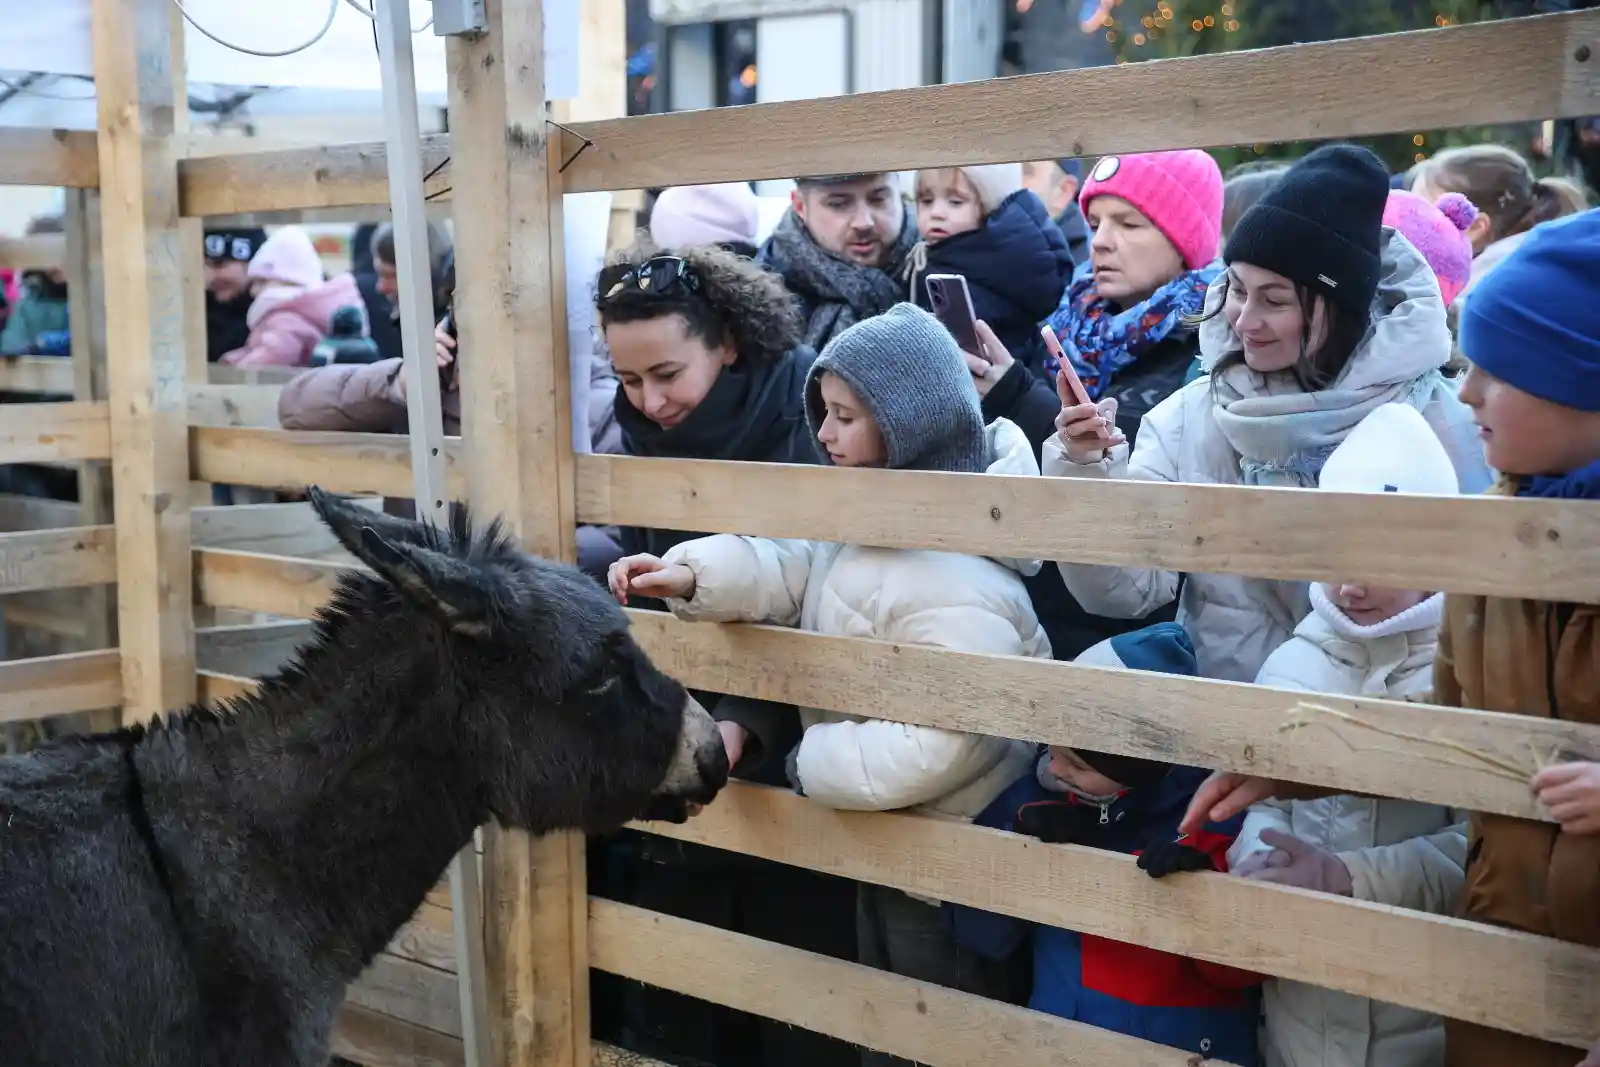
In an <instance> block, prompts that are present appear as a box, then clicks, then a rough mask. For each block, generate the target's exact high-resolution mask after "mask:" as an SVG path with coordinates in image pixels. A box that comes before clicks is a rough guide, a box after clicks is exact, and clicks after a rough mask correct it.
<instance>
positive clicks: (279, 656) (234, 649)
mask: <svg viewBox="0 0 1600 1067" xmlns="http://www.w3.org/2000/svg"><path fill="white" fill-rule="evenodd" d="M310 636H311V623H309V622H302V621H299V620H296V621H293V622H267V623H254V624H247V625H240V626H202V627H200V628H198V629H196V630H195V632H194V641H195V650H194V660H195V663H196V664H197V665H198V666H199V667H200V669H201V670H203V671H215V672H217V673H219V674H230V675H235V676H237V677H241V678H265V677H266V676H267V675H270V674H275V673H276V672H277V671H278V670H279V669H280V668H282V666H283V665H284V664H285V663H287V662H288V661H289V659H290V657H292V656H293V655H294V653H295V650H296V649H298V648H299V647H300V646H301V645H302V644H304V643H305V642H306V640H307V639H308V638H310Z"/></svg>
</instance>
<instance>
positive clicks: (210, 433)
mask: <svg viewBox="0 0 1600 1067" xmlns="http://www.w3.org/2000/svg"><path fill="white" fill-rule="evenodd" d="M441 447H442V449H443V450H444V455H445V476H446V479H447V483H448V485H449V488H450V490H451V492H453V493H455V494H456V495H457V496H458V497H459V496H460V495H461V494H462V493H463V492H464V486H465V481H464V475H463V473H462V472H461V470H460V464H459V462H458V459H459V456H460V449H461V439H460V438H459V437H447V438H445V439H444V442H443V444H442V445H441ZM189 457H190V464H191V469H192V470H193V472H194V477H195V478H196V479H198V480H200V481H203V482H222V483H225V484H228V485H256V486H262V487H265V488H268V489H303V488H305V487H306V486H308V485H318V486H321V487H322V488H324V489H327V490H330V491H332V492H336V493H380V494H382V495H384V496H395V497H409V496H411V493H412V491H413V490H412V486H413V482H412V479H411V439H410V438H409V437H407V436H405V435H402V434H384V433H316V432H305V431H290V430H268V429H259V428H246V427H238V428H222V427H215V426H197V427H194V428H192V429H191V430H190V431H189Z"/></svg>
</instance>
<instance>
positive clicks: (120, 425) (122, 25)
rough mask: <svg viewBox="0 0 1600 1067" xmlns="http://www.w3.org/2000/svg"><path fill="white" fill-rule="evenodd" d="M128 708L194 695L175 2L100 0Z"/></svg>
mask: <svg viewBox="0 0 1600 1067" xmlns="http://www.w3.org/2000/svg"><path fill="white" fill-rule="evenodd" d="M92 36H93V51H94V74H95V92H96V95H97V97H98V106H99V150H100V184H101V188H102V189H103V190H104V193H103V195H102V198H101V205H100V207H101V224H102V250H103V255H104V262H105V293H106V341H107V345H106V347H107V364H108V365H107V372H108V373H107V377H108V384H109V395H110V401H111V442H112V450H113V457H112V470H113V472H114V474H115V478H114V481H113V492H114V496H115V502H116V519H117V565H118V567H117V569H118V579H119V580H118V583H117V619H118V623H119V625H118V632H119V636H120V639H121V646H122V681H123V715H124V718H125V719H128V720H134V721H139V720H145V719H149V718H150V717H152V716H155V715H159V714H161V713H162V712H163V711H166V710H167V709H169V708H177V707H182V706H183V705H185V704H188V703H189V702H190V701H192V700H193V699H194V695H195V673H194V609H193V599H194V591H193V587H192V582H191V573H192V567H193V562H192V559H191V557H190V547H189V493H188V490H189V441H188V436H189V428H188V421H189V419H188V411H187V405H186V394H187V390H186V388H185V383H184V369H185V368H184V341H185V334H184V311H185V298H184V292H183V282H184V271H183V250H182V247H181V240H180V234H181V229H180V225H179V218H178V166H177V164H178V155H179V153H178V141H177V140H176V139H175V138H174V136H173V134H174V132H175V122H176V116H177V110H176V109H177V108H178V107H180V106H181V105H182V101H183V99H184V97H185V93H186V86H185V81H184V76H183V71H182V68H181V62H179V61H177V56H178V53H175V52H174V49H173V32H172V11H171V7H170V5H169V4H168V2H167V0H94V8H93V21H92Z"/></svg>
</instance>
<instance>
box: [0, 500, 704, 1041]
mask: <svg viewBox="0 0 1600 1067" xmlns="http://www.w3.org/2000/svg"><path fill="white" fill-rule="evenodd" d="M310 495H311V501H312V504H313V505H314V507H315V509H316V511H317V513H318V514H319V515H320V516H321V517H322V519H323V521H324V522H325V523H327V525H328V526H329V527H330V528H331V529H332V530H333V532H334V534H335V535H336V536H337V537H338V539H339V541H340V543H341V544H343V545H344V546H345V547H346V548H347V549H349V550H350V551H351V552H352V553H354V555H355V556H356V557H357V558H359V559H360V560H361V561H362V562H363V563H365V564H366V565H367V566H368V567H370V568H371V572H372V573H370V574H368V573H362V572H354V571H352V572H350V573H347V574H345V575H343V576H342V577H341V578H340V580H339V583H338V588H337V591H336V592H335V593H334V596H333V599H332V601H331V602H330V603H329V604H328V606H327V607H325V608H324V609H323V610H322V611H321V613H320V614H319V617H318V619H317V622H316V625H315V627H314V631H313V633H314V636H313V637H312V638H311V639H310V640H309V642H308V643H307V644H306V646H305V647H303V648H301V649H300V650H299V651H298V653H297V654H296V656H295V659H294V660H293V662H291V663H290V665H289V666H287V667H286V668H284V670H283V671H282V673H280V674H278V675H277V676H276V677H273V678H269V679H267V680H266V681H264V682H263V684H262V686H261V688H260V690H259V691H258V692H257V693H256V694H254V695H252V696H248V697H241V698H238V699H235V700H232V701H230V702H228V704H227V705H226V706H225V707H223V708H222V709H221V710H220V711H217V712H212V711H208V710H205V709H203V708H199V707H191V708H190V709H188V710H187V711H184V712H182V713H179V714H175V715H173V716H171V717H170V718H168V719H167V720H166V721H165V722H163V723H160V724H153V725H151V726H149V727H143V728H141V727H131V728H128V729H123V730H120V731H117V732H114V733H108V734H102V735H97V736H88V737H78V738H66V739H62V740H60V741H56V742H53V743H51V744H49V745H47V746H45V747H43V748H40V749H37V750H35V751H33V752H31V753H29V754H27V755H25V756H18V757H11V758H8V759H5V760H0V1067H222V1065H227V1067H324V1065H325V1064H326V1063H327V1062H328V1041H329V1036H330V1030H331V1028H332V1025H333V1019H334V1013H335V1011H336V1010H337V1009H338V1007H339V1005H340V1003H341V1001H342V1000H343V997H344V993H345V990H346V987H347V986H348V985H349V984H350V982H351V981H352V980H353V979H355V978H356V977H357V975H359V974H360V973H361V971H362V970H363V969H364V968H365V967H366V965H367V963H368V962H369V961H370V960H371V959H372V958H373V956H375V955H376V954H377V953H378V952H379V951H380V950H381V949H383V947H384V946H385V945H387V944H388V943H389V941H390V940H391V939H392V938H393V936H394V934H395V933H396V931H397V930H399V928H400V926H401V924H402V923H404V922H405V921H406V919H407V918H409V917H410V916H411V915H412V913H413V912H415V911H416V909H417V908H418V907H419V906H420V905H421V904H422V901H423V898H424V897H425V895H426V894H427V892H428V890H429V889H430V888H431V887H432V886H434V885H435V884H437V882H438V880H439V878H440V876H441V874H442V873H443V872H444V870H445V868H446V867H447V866H448V864H449V862H450V859H451V857H452V856H454V855H455V854H456V852H457V851H459V850H460V849H461V848H463V847H464V846H465V845H466V844H467V842H468V841H470V840H472V835H473V831H474V829H475V828H476V827H478V826H479V825H480V824H483V823H486V822H488V821H489V820H490V819H494V820H497V821H498V822H499V823H501V824H503V825H506V826H511V827H518V828H522V829H525V830H528V831H529V832H531V833H534V834H543V833H547V832H550V831H553V830H558V829H569V828H570V829H577V830H582V831H586V832H590V833H602V832H606V831H610V830H614V829H616V828H618V827H620V826H621V825H622V824H623V823H625V822H626V821H628V820H629V819H633V818H635V817H656V818H666V819H670V820H673V821H678V822H681V821H683V820H684V819H685V818H687V816H688V812H689V810H690V806H691V805H695V804H704V803H708V802H710V801H711V800H712V799H713V798H714V797H715V796H716V794H717V792H718V790H719V789H720V788H721V787H722V785H723V784H724V783H725V782H726V780H727V775H728V762H727V755H726V753H725V752H724V750H723V747H722V742H721V739H720V737H719V735H718V733H717V730H716V728H715V726H714V724H713V723H712V721H711V719H710V717H709V716H708V715H707V714H706V712H705V710H704V709H702V708H701V707H700V706H699V705H698V704H697V703H695V701H694V700H693V699H691V698H690V697H689V695H688V694H687V693H686V692H685V690H684V688H683V687H682V686H681V685H679V684H678V683H677V682H675V681H673V680H672V679H671V678H668V677H666V676H665V675H663V674H662V673H661V672H660V671H659V670H657V669H656V668H655V667H654V666H653V665H652V664H651V663H650V661H649V660H648V659H647V658H646V657H645V654H644V653H643V652H642V651H641V650H640V649H639V647H638V645H636V644H635V643H634V641H633V638H632V637H631V636H630V635H629V633H628V620H627V617H626V616H625V615H624V614H623V613H622V611H621V609H619V608H618V607H617V606H616V605H615V604H614V603H613V602H612V601H611V599H610V598H609V597H608V596H607V595H606V593H605V591H604V590H603V589H601V588H600V586H599V585H598V584H596V583H595V582H594V581H593V580H592V579H590V578H588V577H586V576H585V575H583V574H581V573H580V572H578V571H577V570H575V569H573V568H571V567H567V566H564V565H561V564H556V563H551V562H548V561H546V560H541V559H537V558H534V557H532V556H528V555H525V554H523V553H522V552H520V551H519V550H518V549H517V548H516V547H515V546H514V544H513V543H512V541H511V539H510V538H509V537H508V536H507V535H506V534H505V533H504V532H503V531H502V529H501V527H500V525H499V524H498V523H494V524H491V525H490V526H488V528H487V529H486V530H484V531H483V532H480V533H478V534H477V535H476V536H474V535H473V533H472V529H471V526H470V523H469V520H468V519H467V517H466V516H465V515H464V514H463V515H460V516H458V517H457V518H456V519H455V520H454V521H453V522H452V523H451V524H450V525H449V527H448V528H447V529H440V528H436V527H433V526H428V525H424V524H421V523H416V522H411V521H407V520H404V519H398V518H393V517H389V516H385V515H382V514H378V513H375V512H372V511H368V510H366V509H364V508H360V507H357V506H356V505H354V504H352V503H350V502H348V501H345V500H341V499H338V498H335V497H332V496H329V495H327V494H325V493H323V492H321V491H319V490H316V489H312V490H311V494H310Z"/></svg>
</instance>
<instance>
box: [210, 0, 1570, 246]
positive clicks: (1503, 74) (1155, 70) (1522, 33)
mask: <svg viewBox="0 0 1600 1067" xmlns="http://www.w3.org/2000/svg"><path fill="white" fill-rule="evenodd" d="M1597 44H1600V13H1595V12H1580V13H1574V14H1567V15H1549V16H1543V17H1540V18H1531V19H1514V20H1502V21H1496V22H1492V23H1483V24H1479V25H1473V26H1453V27H1450V28H1448V29H1444V30H1424V31H1418V32H1415V33H1404V34H1391V35H1387V36H1382V37H1365V38H1355V39H1352V40H1344V41H1329V42H1322V43H1317V44H1307V45H1291V46H1288V47H1284V48H1272V49H1263V50H1258V51H1250V52H1231V53H1222V54H1217V55H1207V56H1198V57H1194V58H1190V59H1172V60H1163V61H1157V62H1147V63H1130V64H1127V65H1125V66H1103V67H1089V68H1084V69H1080V70H1071V71H1060V72H1056V73H1050V74H1035V75H1029V76H1027V77H1020V78H1007V79H991V80H987V81H976V82H963V83H960V84H957V85H938V86H925V87H921V88H915V89H897V90H893V91H890V92H881V93H859V94H855V95H852V96H843V97H828V98H823V99H817V100H795V101H787V102H783V103H772V104H755V105H751V106H748V107H729V108H712V109H709V110H704V111H689V112H676V113H672V114H664V115H648V116H636V117H633V118H626V119H610V120H606V121H602V122H588V123H576V124H574V125H573V126H572V134H570V135H568V134H558V136H561V137H562V138H563V140H564V142H565V143H566V144H567V145H568V146H569V147H568V149H567V152H566V154H568V155H570V154H571V152H572V151H574V150H576V149H577V148H578V146H579V145H580V144H581V143H582V141H581V140H579V138H583V139H587V140H589V141H592V142H593V145H592V146H591V147H589V148H587V149H585V150H584V151H583V152H582V153H581V154H579V155H578V156H577V157H576V158H575V159H573V161H572V163H571V165H570V166H568V168H567V169H566V171H565V172H564V174H563V178H564V179H565V187H566V190H567V191H568V192H582V191H585V190H593V189H642V188H652V187H659V186H666V185H689V184H699V183H706V182H725V181H737V180H744V179H756V178H786V177H794V176H797V175H804V174H838V173H850V172H859V171H869V170H877V171H883V170H915V169H918V168H922V167H937V166H955V165H961V164H974V163H1001V162H1010V161H1014V160H1021V159H1043V158H1050V157H1054V156H1097V155H1104V154H1110V153H1116V152H1124V153H1126V152H1149V151H1156V150H1160V149H1170V148H1194V147H1201V148H1206V147H1215V146H1220V145H1234V144H1249V143H1252V142H1263V141H1293V140H1300V139H1316V140H1321V139H1332V138H1339V137H1360V136H1368V135H1372V134H1379V133H1395V132H1407V133H1409V132H1411V131H1414V130H1432V129H1442V128H1449V127H1460V126H1476V125H1495V124H1499V123H1509V122H1523V121H1537V120H1542V119H1546V118H1553V117H1565V116H1577V115H1588V114H1594V113H1596V112H1600V73H1597V66H1600V60H1597V59H1596V58H1593V57H1592V55H1591V53H1592V51H1593V50H1594V48H1595V46H1596V45H1597ZM1491 83H1492V84H1493V85H1495V87H1496V92H1494V93H1492V94H1491V93H1481V92H1479V91H1478V88H1479V86H1481V85H1484V84H1491ZM1502 89H1503V91H1502ZM1063 100H1094V101H1096V105H1097V106H1096V107H1095V108H1093V109H1083V108H1071V107H1062V106H1061V101H1063ZM1285 100H1293V101H1294V102H1295V106H1294V107H1284V106H1283V102H1284V101H1285ZM1105 114H1115V115H1116V116H1117V117H1118V121H1116V122H1104V121H1101V118H1100V116H1102V115H1105ZM996 115H1005V116H1007V121H1005V122H996V121H995V116H996ZM819 129H826V130H827V131H828V136H827V137H826V138H823V139H821V140H819V139H818V138H817V137H816V135H815V134H816V131H817V130H819ZM448 154H449V141H448V137H446V136H441V137H437V138H429V139H427V142H426V144H425V145H424V149H423V159H422V161H421V164H420V165H421V167H422V168H423V170H424V173H426V172H427V170H429V169H431V168H432V167H433V166H435V165H436V164H437V163H438V162H439V161H440V160H442V159H443V158H444V157H445V156H446V155H448ZM386 166H387V164H386V159H385V154H384V151H383V146H382V145H381V144H379V143H366V144H359V145H338V146H334V147H331V148H315V149H298V150H290V151H285V152H271V153H253V154H250V155H243V156H226V157H218V158H215V159H208V160H193V159H191V160H184V161H183V162H182V163H181V164H180V176H181V179H182V186H183V192H184V195H183V212H184V214H185V215H207V214H220V213H226V212H239V211H263V210H269V209H281V208H313V207H334V206H339V205H344V204H367V203H381V202H384V201H386V200H387V199H388V191H387V182H386V179H385V175H386ZM448 176H449V170H448V168H446V169H445V170H444V171H443V172H441V173H440V175H439V176H438V177H436V178H435V179H434V182H435V183H439V187H442V186H444V185H448V184H449V183H448V180H447V179H448Z"/></svg>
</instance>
